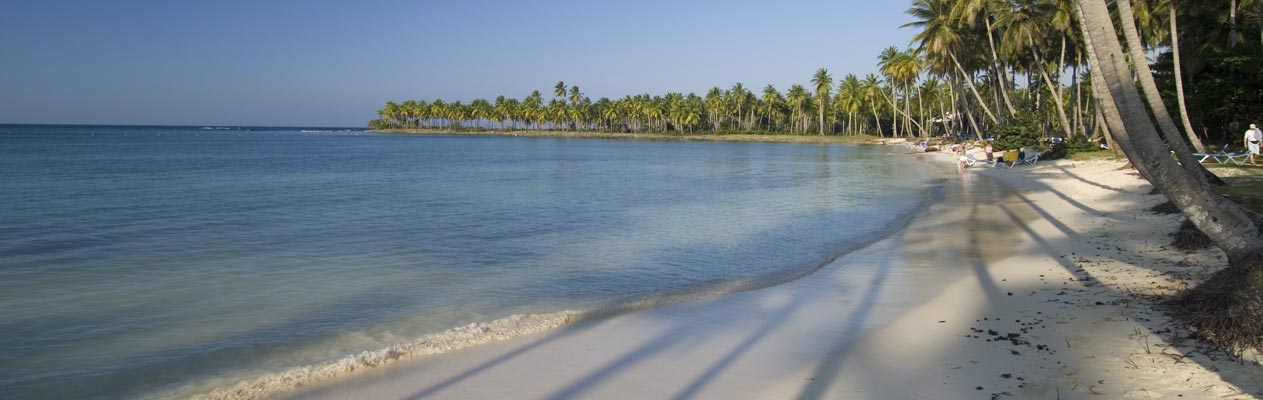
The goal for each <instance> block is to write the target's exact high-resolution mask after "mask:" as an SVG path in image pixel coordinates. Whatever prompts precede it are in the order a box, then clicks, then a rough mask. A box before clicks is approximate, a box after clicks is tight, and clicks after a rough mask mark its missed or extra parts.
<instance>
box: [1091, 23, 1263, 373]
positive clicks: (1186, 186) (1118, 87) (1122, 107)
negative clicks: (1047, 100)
mask: <svg viewBox="0 0 1263 400" xmlns="http://www.w3.org/2000/svg"><path fill="white" fill-rule="evenodd" d="M1080 3H1081V8H1080V10H1081V12H1080V14H1079V16H1080V18H1081V19H1082V20H1083V30H1084V36H1085V41H1086V42H1087V47H1088V49H1089V55H1090V56H1091V59H1092V60H1093V61H1094V64H1096V67H1095V68H1093V73H1094V77H1093V80H1094V82H1100V83H1103V84H1101V85H1096V84H1094V85H1093V89H1094V92H1095V94H1096V97H1097V98H1098V99H1099V100H1101V101H1100V102H1101V105H1102V107H1103V109H1104V114H1105V117H1106V121H1107V122H1108V123H1109V124H1110V128H1111V131H1113V133H1114V135H1115V136H1116V139H1118V144H1119V147H1121V148H1122V149H1123V152H1125V153H1126V154H1127V158H1128V159H1130V160H1132V165H1133V166H1135V167H1136V169H1137V170H1138V171H1140V173H1141V175H1143V176H1145V177H1146V178H1147V179H1149V181H1150V183H1152V184H1153V185H1154V187H1156V188H1157V189H1158V190H1159V191H1161V192H1162V193H1163V194H1164V195H1166V197H1167V198H1168V199H1170V200H1171V202H1173V203H1175V205H1176V207H1177V208H1179V209H1180V212H1181V213H1182V214H1184V216H1185V217H1186V218H1188V220H1189V221H1191V222H1192V223H1193V225H1195V226H1196V227H1197V228H1198V229H1199V230H1201V231H1202V232H1203V233H1205V234H1206V236H1208V237H1210V239H1211V240H1212V241H1213V242H1214V243H1215V245H1216V246H1218V247H1219V248H1220V249H1221V250H1223V252H1224V253H1225V254H1226V255H1227V256H1228V268H1225V269H1223V270H1220V271H1219V272H1216V273H1215V274H1214V275H1212V276H1211V277H1210V278H1209V279H1207V280H1206V281H1205V282H1203V283H1202V284H1200V285H1198V286H1197V287H1194V288H1192V289H1190V290H1187V291H1185V292H1183V293H1181V294H1180V295H1178V296H1177V297H1176V298H1175V299H1174V301H1172V302H1171V304H1172V305H1174V306H1175V307H1176V310H1175V313H1174V315H1175V316H1176V317H1177V318H1179V319H1182V320H1184V321H1185V322H1187V323H1189V325H1190V326H1191V327H1192V328H1193V329H1194V330H1196V331H1197V332H1199V334H1201V335H1202V336H1204V337H1207V338H1209V339H1211V340H1213V341H1217V342H1218V343H1217V344H1218V345H1219V346H1221V347H1222V348H1226V349H1228V350H1229V351H1230V352H1231V353H1236V354H1240V352H1241V351H1242V350H1244V349H1246V348H1251V347H1252V348H1256V349H1257V348H1263V325H1261V324H1260V323H1259V321H1260V318H1263V315H1261V314H1263V294H1261V293H1263V262H1261V261H1263V235H1261V234H1260V232H1259V230H1258V225H1257V223H1256V221H1258V215H1256V214H1253V213H1251V212H1249V211H1248V210H1246V209H1244V208H1242V207H1241V206H1239V205H1237V204H1236V203H1233V202H1231V201H1229V200H1227V199H1225V198H1224V197H1223V196H1220V195H1219V194H1217V193H1215V192H1214V191H1212V190H1210V188H1209V187H1208V186H1207V184H1206V183H1205V181H1204V180H1199V178H1201V176H1200V175H1198V174H1192V173H1188V172H1187V171H1186V170H1185V169H1182V168H1181V167H1180V166H1179V165H1176V162H1175V160H1173V159H1171V158H1170V157H1167V156H1166V155H1165V153H1166V149H1165V147H1164V146H1163V144H1162V141H1161V139H1160V138H1159V137H1158V134H1157V129H1156V128H1155V127H1154V126H1153V124H1152V122H1151V121H1150V120H1149V117H1148V114H1147V113H1146V112H1145V106H1144V103H1143V102H1142V101H1141V99H1140V94H1139V93H1137V92H1136V87H1135V86H1134V85H1133V84H1132V82H1130V81H1129V80H1128V79H1127V75H1128V74H1129V71H1128V69H1127V64H1126V62H1125V61H1124V59H1123V51H1122V49H1121V48H1120V46H1119V43H1118V41H1117V38H1118V36H1117V35H1118V34H1117V32H1115V31H1114V26H1113V23H1112V21H1111V18H1110V15H1109V9H1108V8H1107V7H1106V5H1105V0H1082V1H1081V2H1080ZM1124 21H1126V19H1124ZM1097 61H1107V62H1097ZM1096 75H1099V78H1098V77H1097V76H1096Z"/></svg>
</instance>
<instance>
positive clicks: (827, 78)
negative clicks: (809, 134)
mask: <svg viewBox="0 0 1263 400" xmlns="http://www.w3.org/2000/svg"><path fill="white" fill-rule="evenodd" d="M811 83H812V84H813V85H816V105H817V106H818V109H819V115H820V120H819V124H818V125H817V127H818V129H817V130H818V131H819V132H820V136H824V107H825V103H826V102H827V101H828V100H829V92H830V91H831V90H833V76H831V75H829V70H827V69H824V68H821V69H818V70H816V74H815V75H812V77H811Z"/></svg>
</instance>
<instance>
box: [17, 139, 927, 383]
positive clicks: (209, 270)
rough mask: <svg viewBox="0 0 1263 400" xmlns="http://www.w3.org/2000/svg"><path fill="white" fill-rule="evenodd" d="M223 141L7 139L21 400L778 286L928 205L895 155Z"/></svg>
mask: <svg viewBox="0 0 1263 400" xmlns="http://www.w3.org/2000/svg"><path fill="white" fill-rule="evenodd" d="M210 128H212V127H205V128H203V127H99V126H21V125H0V397H3V398H14V399H28V398H30V399H42V398H50V399H51V398H119V397H147V396H155V395H157V396H183V395H187V394H190V393H196V392H198V391H202V390H208V389H213V388H214V387H215V386H216V385H224V384H227V383H231V382H234V381H237V380H241V379H251V378H254V377H258V376H262V375H267V374H269V373H273V372H276V371H283V370H286V369H287V368H293V367H298V366H306V365H316V364H320V363H325V362H329V361H331V360H337V359H340V358H344V357H346V356H348V355H351V354H356V353H359V352H364V351H373V350H377V349H382V348H385V347H387V346H391V345H394V344H397V343H404V342H409V341H413V340H416V339H417V338H420V337H423V336H425V335H428V334H435V333H440V332H444V331H446V330H449V329H451V328H454V327H457V326H461V325H464V324H468V323H471V322H482V321H494V320H499V319H503V318H507V317H510V316H514V315H521V314H531V313H550V312H556V311H560V310H582V311H591V310H594V309H599V308H603V307H612V306H617V305H619V304H626V303H628V302H634V301H639V300H645V299H653V298H655V297H659V296H665V295H668V294H670V295H672V296H681V295H683V296H688V295H694V294H695V295H697V296H701V295H702V294H703V293H705V294H707V295H709V294H713V292H714V291H715V288H725V287H727V286H724V283H726V282H765V283H768V284H771V283H775V282H779V281H781V280H784V279H787V278H788V277H793V276H797V275H799V274H802V273H807V272H810V271H812V270H814V269H815V268H818V267H819V266H820V265H822V263H825V262H827V261H828V260H831V259H832V258H834V257H836V256H838V255H840V254H841V253H844V252H846V251H849V250H852V249H854V248H856V247H857V246H862V245H864V244H867V243H871V242H873V241H875V240H877V239H880V238H881V237H883V236H885V235H888V234H889V233H891V232H893V230H895V229H897V228H898V227H900V226H901V224H903V223H905V222H906V220H907V216H909V215H911V213H913V212H915V210H917V209H919V208H921V207H922V206H924V204H925V202H926V201H928V200H927V199H928V198H929V189H928V187H929V185H927V182H928V181H929V174H928V173H927V168H928V167H927V166H925V165H923V164H920V163H917V162H913V161H911V160H910V159H907V158H903V157H899V156H895V155H892V154H891V150H892V149H888V148H879V147H862V146H849V145H826V144H773V143H709V142H678V141H620V140H595V139H567V138H524V137H491V136H395V135H376V134H369V133H364V132H358V131H343V130H333V129H310V128H302V129H300V128H292V129H291V128H250V129H239V128H225V129H210ZM750 286H751V285H745V286H742V287H750ZM754 286H757V284H755V285H754Z"/></svg>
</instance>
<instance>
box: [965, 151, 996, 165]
mask: <svg viewBox="0 0 1263 400" xmlns="http://www.w3.org/2000/svg"><path fill="white" fill-rule="evenodd" d="M999 162H1000V161H999V160H991V161H987V160H979V159H977V158H974V155H973V154H965V165H968V166H971V167H972V166H974V165H977V164H982V165H986V166H988V167H994V166H996V164H999Z"/></svg>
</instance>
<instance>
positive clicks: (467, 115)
mask: <svg viewBox="0 0 1263 400" xmlns="http://www.w3.org/2000/svg"><path fill="white" fill-rule="evenodd" d="M1111 3H1114V1H1111ZM1134 3H1135V5H1136V6H1135V7H1128V12H1127V14H1128V15H1130V17H1129V18H1127V20H1129V21H1132V23H1133V24H1134V25H1135V26H1136V27H1137V28H1138V32H1139V40H1140V41H1141V44H1142V45H1141V46H1139V49H1140V50H1141V51H1140V52H1138V53H1136V54H1131V55H1129V57H1132V58H1134V59H1136V60H1141V62H1140V63H1138V64H1145V65H1147V64H1148V63H1149V60H1148V59H1147V56H1146V52H1147V51H1152V52H1155V53H1156V52H1158V51H1162V50H1167V49H1169V50H1171V51H1172V52H1174V53H1175V58H1176V60H1177V61H1176V63H1175V66H1176V68H1177V69H1176V72H1175V73H1176V74H1177V75H1178V74H1180V72H1182V71H1180V70H1179V69H1178V68H1179V67H1180V62H1179V57H1180V54H1179V50H1180V46H1172V44H1178V42H1177V40H1178V39H1181V38H1180V36H1181V35H1170V32H1172V31H1176V30H1177V29H1178V28H1177V21H1178V17H1179V16H1180V15H1179V14H1181V13H1186V14H1189V15H1191V16H1192V17H1193V18H1198V19H1199V20H1205V19H1207V18H1212V19H1213V18H1214V17H1213V16H1222V19H1223V23H1224V25H1226V26H1229V27H1230V28H1229V29H1228V31H1229V32H1227V33H1223V32H1217V31H1213V30H1211V32H1209V33H1206V32H1203V31H1204V29H1203V30H1198V31H1197V34H1196V35H1192V36H1190V35H1184V36H1188V39H1191V40H1193V41H1195V42H1194V43H1189V44H1184V46H1186V47H1190V48H1192V49H1194V54H1195V55H1194V58H1196V57H1204V55H1205V54H1207V53H1208V51H1207V50H1206V49H1208V48H1213V47H1214V46H1215V45H1216V44H1218V43H1220V42H1223V43H1229V42H1231V44H1232V45H1234V46H1242V47H1244V44H1245V43H1246V42H1247V41H1249V40H1247V39H1249V38H1248V37H1247V35H1244V34H1243V33H1242V32H1244V21H1245V20H1246V19H1247V17H1248V18H1249V19H1252V20H1256V21H1257V20H1258V15H1259V13H1258V12H1256V11H1250V10H1258V9H1259V8H1260V7H1263V0H1209V1H1198V2H1193V1H1191V0H1136V1H1134ZM1220 3H1223V4H1220ZM1115 8H1116V9H1117V8H1118V7H1115ZM1219 8H1222V9H1225V10H1228V9H1230V10H1231V11H1232V12H1219V13H1216V12H1215V11H1216V10H1218V9H1219ZM1238 9H1240V10H1242V12H1240V13H1237V12H1236V10H1238ZM1076 13H1077V8H1076V1H1074V0H915V1H913V2H912V6H911V7H910V8H909V9H908V10H907V14H908V15H910V16H912V17H913V22H911V23H909V24H906V25H904V26H905V27H909V28H914V29H918V32H917V33H916V35H915V37H914V41H913V43H912V46H911V47H909V48H906V49H900V48H899V47H895V46H891V47H889V48H887V49H885V50H883V51H882V52H881V53H880V54H879V55H878V57H877V67H878V70H879V73H878V74H868V75H866V76H864V77H862V78H861V77H859V76H856V75H854V74H846V75H844V76H843V77H841V78H840V79H838V80H836V81H835V80H834V78H833V76H832V75H831V74H830V72H829V71H828V70H826V69H824V68H820V69H819V70H817V71H816V72H815V74H814V75H812V77H811V80H810V83H809V84H808V85H793V86H791V87H790V88H789V90H788V91H785V92H781V91H780V90H778V89H777V88H776V87H774V86H772V85H767V86H765V87H764V88H763V90H762V91H761V92H760V93H758V94H756V93H754V92H753V91H751V90H750V89H747V88H746V87H745V86H744V85H743V84H741V83H737V84H735V85H733V86H732V87H731V88H729V89H721V88H719V87H715V88H712V89H710V90H709V91H708V92H707V93H706V94H705V95H702V96H699V95H696V94H693V93H689V94H682V93H667V94H665V95H649V94H641V95H629V96H625V97H622V98H618V99H609V98H600V99H598V100H596V101H595V102H594V101H592V100H591V99H590V98H588V97H587V96H586V95H584V93H583V92H582V91H581V90H580V89H579V87H578V86H567V85H566V84H565V83H564V82H557V84H556V85H555V86H554V88H553V92H552V94H553V96H552V97H551V98H548V99H545V98H544V96H543V95H542V94H541V93H540V92H539V91H534V92H532V93H530V94H529V95H528V96H526V97H525V98H523V99H521V100H519V99H515V98H507V97H504V96H500V97H497V98H496V99H495V100H494V101H487V100H484V99H475V100H472V101H470V102H468V103H462V102H459V101H454V102H448V101H443V100H441V99H435V100H433V101H428V102H427V101H425V100H408V101H404V102H402V103H395V102H393V101H392V102H388V103H386V105H385V107H383V108H382V109H381V110H379V111H378V119H377V120H375V121H373V122H372V123H371V124H372V126H373V127H376V128H436V129H453V128H479V129H504V130H519V129H540V130H583V131H626V132H679V133H684V132H694V131H748V132H754V131H759V132H784V133H798V134H805V133H816V134H819V135H829V134H845V135H854V134H860V133H867V134H874V135H882V136H926V135H933V134H952V135H969V134H985V132H988V131H989V130H990V128H991V127H993V126H995V125H997V124H1003V123H1006V122H1007V121H1008V120H1009V119H1011V118H1012V117H1014V116H1015V115H1017V114H1019V113H1032V114H1034V115H1035V116H1036V117H1037V119H1038V120H1041V121H1044V123H1043V126H1042V130H1043V133H1045V134H1047V135H1054V136H1064V137H1076V136H1078V137H1084V138H1087V137H1102V136H1104V137H1108V135H1105V133H1106V131H1107V127H1106V124H1105V123H1104V120H1103V119H1102V117H1101V115H1100V113H1099V112H1098V107H1097V105H1096V103H1095V100H1094V99H1093V97H1092V96H1091V95H1090V93H1091V82H1090V80H1089V79H1086V76H1087V75H1086V73H1087V71H1088V70H1089V69H1090V63H1089V62H1088V60H1087V57H1086V54H1085V49H1086V48H1085V42H1084V40H1083V38H1082V34H1081V33H1080V26H1079V20H1078V18H1077V17H1076ZM1121 13H1122V12H1121V11H1120V12H1116V13H1115V18H1116V20H1117V18H1119V16H1118V14H1121ZM1208 16H1210V17H1208ZM1225 35H1226V36H1227V37H1228V38H1230V40H1221V39H1222V38H1221V37H1220V36H1225ZM1258 39H1259V41H1260V43H1263V31H1260V35H1259V37H1258ZM1220 47H1222V45H1220ZM1196 62H1199V61H1196ZM1173 80H1174V81H1175V83H1176V85H1177V88H1178V89H1180V90H1179V94H1178V97H1179V101H1178V102H1176V103H1178V104H1179V105H1180V106H1179V107H1178V111H1179V112H1178V113H1177V114H1178V115H1180V116H1181V117H1182V121H1181V122H1182V124H1181V127H1182V128H1183V132H1182V134H1183V135H1187V136H1188V137H1189V139H1191V140H1192V141H1193V145H1194V146H1195V147H1196V148H1198V149H1202V144H1201V141H1200V140H1199V133H1198V132H1196V131H1195V130H1194V129H1193V126H1194V125H1195V124H1194V123H1193V121H1194V120H1197V119H1198V116H1197V115H1191V116H1190V114H1189V112H1187V109H1188V107H1186V106H1185V101H1184V95H1183V87H1182V85H1183V79H1182V77H1180V78H1174V79H1173ZM1161 112H1162V113H1163V114H1165V110H1162V111H1161ZM1200 125H1203V126H1204V125H1206V124H1205V123H1203V124H1200ZM1205 130H1206V129H1205V128H1203V129H1202V131H1205ZM1200 134H1201V135H1204V134H1205V132H1201V133H1200Z"/></svg>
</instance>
